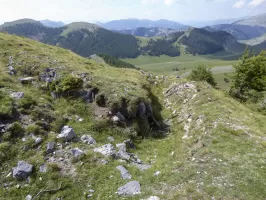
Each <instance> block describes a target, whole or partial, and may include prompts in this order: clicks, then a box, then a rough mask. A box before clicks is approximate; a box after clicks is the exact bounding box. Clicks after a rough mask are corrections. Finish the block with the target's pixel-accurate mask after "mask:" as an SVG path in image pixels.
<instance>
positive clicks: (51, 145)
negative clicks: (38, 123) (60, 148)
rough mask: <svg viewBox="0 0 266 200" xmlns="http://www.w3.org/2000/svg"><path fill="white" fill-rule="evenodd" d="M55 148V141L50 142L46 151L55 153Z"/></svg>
mask: <svg viewBox="0 0 266 200" xmlns="http://www.w3.org/2000/svg"><path fill="white" fill-rule="evenodd" d="M54 150H55V143H54V142H48V143H47V148H46V152H47V153H53V152H54Z"/></svg>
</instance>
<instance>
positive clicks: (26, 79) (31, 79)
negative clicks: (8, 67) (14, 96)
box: [19, 77, 35, 84]
mask: <svg viewBox="0 0 266 200" xmlns="http://www.w3.org/2000/svg"><path fill="white" fill-rule="evenodd" d="M34 80H35V78H34V77H26V78H20V79H19V81H20V82H21V83H22V84H30V83H32V82H33V81H34Z"/></svg>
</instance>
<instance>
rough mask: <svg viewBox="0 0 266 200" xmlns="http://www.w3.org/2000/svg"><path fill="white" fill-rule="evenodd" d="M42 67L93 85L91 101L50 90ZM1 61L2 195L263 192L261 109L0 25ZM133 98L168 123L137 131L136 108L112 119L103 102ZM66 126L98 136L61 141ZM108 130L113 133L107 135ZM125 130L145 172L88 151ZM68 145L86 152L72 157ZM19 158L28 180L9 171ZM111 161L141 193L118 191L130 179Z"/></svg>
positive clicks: (169, 198) (117, 139) (232, 195)
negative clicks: (1, 29)
mask: <svg viewBox="0 0 266 200" xmlns="http://www.w3.org/2000/svg"><path fill="white" fill-rule="evenodd" d="M11 56H12V57H11ZM11 64H12V66H13V67H14V68H15V69H16V70H17V75H13V76H10V75H8V73H7V70H8V69H7V66H10V65H11ZM47 68H53V69H56V73H57V76H56V82H57V81H59V82H60V80H61V82H60V84H61V85H60V84H58V85H56V87H57V89H60V87H62V86H64V87H63V88H61V89H67V88H69V87H74V88H75V89H74V90H75V91H74V92H78V91H80V90H81V91H83V90H89V89H90V88H97V89H98V90H99V91H98V93H97V94H96V99H95V101H94V102H93V103H86V102H85V101H84V100H83V99H82V98H81V97H79V96H76V95H74V96H72V95H71V93H68V95H67V96H64V95H63V96H61V97H60V98H57V99H53V98H52V97H51V96H50V92H49V90H48V89H49V87H48V88H47V85H48V86H49V85H50V84H48V83H45V82H41V80H40V77H41V75H42V74H43V73H46V72H47ZM0 70H1V73H0V86H1V87H0V92H1V95H0V101H1V107H0V108H1V109H0V116H3V115H4V114H5V115H6V116H9V119H8V120H7V118H5V120H3V118H1V124H4V125H8V126H9V128H8V127H7V131H5V129H4V131H3V132H1V135H0V138H1V140H0V141H1V142H0V158H1V163H0V167H1V174H0V185H1V187H0V199H10V200H12V199H14V200H15V199H25V198H26V196H27V195H32V196H33V197H34V199H44V200H46V199H47V200H48V199H57V198H61V199H87V198H92V199H102V200H119V199H130V200H139V199H147V198H148V197H149V196H158V197H160V198H161V199H165V200H175V199H211V198H213V199H214V198H215V199H223V198H224V199H263V198H264V197H265V196H266V192H265V186H266V185H265V181H264V179H265V178H264V175H265V173H266V171H265V167H264V164H265V163H264V160H265V154H264V153H263V152H265V148H266V146H265V141H264V137H265V129H266V125H265V120H266V117H265V116H262V115H261V114H259V113H257V112H254V111H252V110H250V109H249V108H246V107H245V106H244V105H241V104H240V103H239V102H237V101H235V100H233V99H231V98H229V97H228V96H227V95H225V94H224V93H223V92H221V91H217V90H215V89H213V88H212V87H211V86H209V85H207V84H206V83H200V82H199V83H196V82H187V81H186V80H185V79H176V78H175V77H171V76H169V77H168V78H166V77H162V76H160V77H159V76H158V77H156V76H150V75H148V74H145V73H144V72H140V71H137V70H134V69H117V68H112V67H110V66H108V65H106V64H99V63H97V62H94V61H93V60H90V59H86V58H82V57H80V56H78V55H76V54H74V53H72V52H70V51H68V50H64V49H61V48H58V47H53V46H48V45H45V44H42V43H38V42H35V41H32V40H29V39H25V38H20V37H16V36H11V35H6V34H2V33H1V34H0ZM86 73H87V74H86ZM81 74H82V75H81ZM29 75H30V76H31V77H33V78H34V79H35V80H34V81H32V83H29V84H26V85H25V84H21V83H20V81H19V78H21V77H25V76H29ZM76 75H79V77H83V86H81V88H76V87H75V86H76V85H74V86H71V82H70V83H69V82H67V80H69V78H72V79H74V80H79V79H78V78H77V76H76ZM53 83H55V82H53ZM68 84H70V85H68ZM14 92H24V97H23V98H22V99H19V98H14V97H12V94H13V93H14ZM72 92H73V91H72ZM73 94H75V93H73ZM140 100H143V101H150V102H151V105H152V107H153V115H154V118H155V119H156V120H157V123H159V126H160V127H161V126H163V125H164V126H163V127H165V126H168V127H169V128H167V129H158V128H157V129H156V128H154V127H152V126H151V127H150V128H151V129H149V130H148V133H149V134H150V136H147V135H146V139H144V140H143V139H142V137H140V135H139V136H137V134H136V133H135V132H139V130H140V133H143V132H144V129H143V126H145V123H144V122H145V121H141V119H138V118H137V117H136V118H135V117H134V115H132V116H131V117H128V116H127V117H126V126H124V125H123V123H122V124H121V125H120V126H117V125H116V124H112V123H111V122H110V121H109V120H110V119H109V118H108V117H107V115H106V113H107V112H108V111H112V112H115V113H116V112H117V111H118V110H120V112H122V113H124V112H125V110H124V109H125V108H126V109H128V111H129V112H130V113H135V112H136V106H137V105H138V103H139V101H140ZM125 103H126V104H127V106H126V105H125ZM125 116H126V115H125ZM240 116H241V117H240ZM138 120H140V121H139V122H140V123H139V126H137V124H138V123H137V121H138ZM142 120H143V119H142ZM15 122H17V123H15ZM14 123H15V124H14ZM10 124H11V127H10ZM12 124H13V125H12ZM64 125H69V126H71V127H73V129H74V131H75V133H76V134H77V136H78V137H79V138H80V137H81V136H82V135H84V134H85V135H91V136H92V137H93V138H94V139H95V140H96V142H97V143H96V144H94V145H88V144H84V143H82V142H81V141H80V140H76V141H70V142H62V141H61V140H59V139H57V136H58V134H59V133H60V132H61V131H60V129H61V127H62V126H64ZM1 127H2V126H1ZM155 127H156V126H155ZM1 130H2V129H1ZM108 136H113V137H114V140H109V141H108V140H107V138H108ZM151 136H154V137H151ZM155 136H157V137H155ZM158 136H161V137H158ZM162 136H163V137H162ZM35 137H40V138H42V142H41V143H38V144H36V142H35ZM128 138H131V140H132V142H133V143H134V144H135V149H134V148H133V149H128V151H129V152H130V153H132V154H133V155H135V156H137V157H138V158H139V159H141V160H142V161H143V164H149V165H150V168H149V169H147V170H146V171H141V170H139V169H138V167H137V166H136V164H134V162H133V161H132V160H130V161H121V159H114V158H112V157H111V156H108V157H104V156H102V155H101V154H99V153H97V152H95V151H94V149H95V148H96V147H100V146H102V145H104V144H108V143H111V144H113V145H114V146H115V145H116V144H118V143H121V142H123V141H124V140H126V139H128ZM48 142H56V146H55V153H54V154H48V153H47V152H46V145H47V143H48ZM131 146H132V144H131ZM73 148H79V149H81V150H82V151H83V152H84V154H83V155H82V156H81V157H77V158H75V157H74V156H73V155H72V153H71V149H73ZM132 154H130V155H132ZM127 155H128V154H127ZM19 160H24V161H26V162H27V163H29V164H32V165H33V166H34V170H33V172H32V174H31V175H30V176H29V177H30V178H28V179H27V180H22V181H19V180H16V179H15V178H13V177H12V173H11V174H10V172H11V171H12V167H15V166H16V165H17V161H19ZM43 164H45V165H47V172H46V173H41V172H40V171H39V167H40V166H42V165H43ZM118 165H123V166H124V167H125V168H126V169H127V170H128V171H129V173H130V174H131V175H132V179H131V180H136V181H139V183H140V186H141V193H140V194H138V195H134V196H125V197H123V196H119V195H118V194H116V191H117V190H118V188H119V187H120V186H122V185H124V184H126V183H127V182H129V180H123V179H122V178H121V175H120V173H119V171H118V170H117V169H116V167H117V166H118ZM41 191H42V192H41ZM36 195H37V196H36ZM88 195H89V196H88Z"/></svg>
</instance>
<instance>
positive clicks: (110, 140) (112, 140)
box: [107, 136, 115, 142]
mask: <svg viewBox="0 0 266 200" xmlns="http://www.w3.org/2000/svg"><path fill="white" fill-rule="evenodd" d="M107 141H108V142H114V141H115V139H114V137H112V136H109V137H108V138H107Z"/></svg>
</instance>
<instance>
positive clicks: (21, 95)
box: [10, 92, 24, 99]
mask: <svg viewBox="0 0 266 200" xmlns="http://www.w3.org/2000/svg"><path fill="white" fill-rule="evenodd" d="M10 96H11V97H12V98H14V99H22V98H24V92H13V93H11V95H10Z"/></svg>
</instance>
